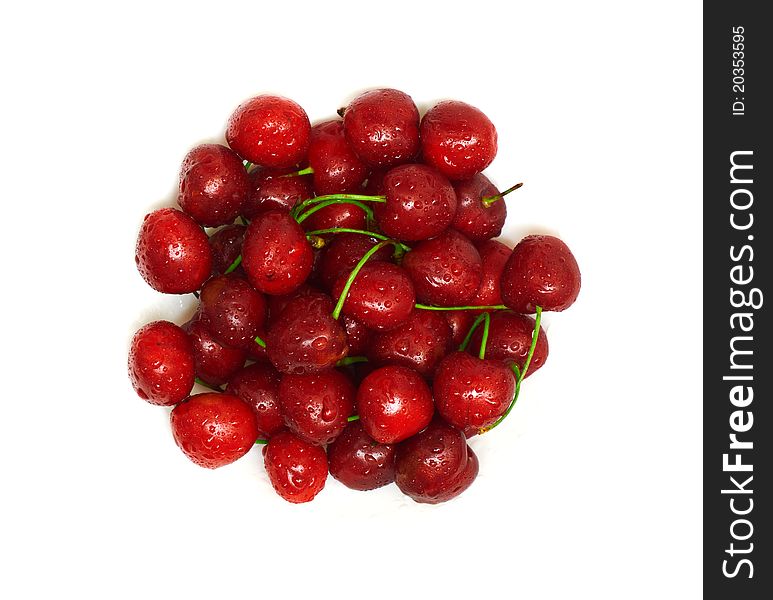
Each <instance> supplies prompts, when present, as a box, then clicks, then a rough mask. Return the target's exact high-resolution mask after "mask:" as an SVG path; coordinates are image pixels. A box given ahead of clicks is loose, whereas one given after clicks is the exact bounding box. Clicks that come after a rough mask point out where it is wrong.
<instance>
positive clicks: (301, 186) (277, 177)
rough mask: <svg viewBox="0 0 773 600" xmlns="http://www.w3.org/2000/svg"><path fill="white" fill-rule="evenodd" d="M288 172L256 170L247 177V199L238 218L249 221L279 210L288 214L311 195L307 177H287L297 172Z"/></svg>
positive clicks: (292, 168) (292, 169) (312, 193)
mask: <svg viewBox="0 0 773 600" xmlns="http://www.w3.org/2000/svg"><path fill="white" fill-rule="evenodd" d="M297 170H298V169H296V168H295V167H291V168H289V169H266V168H261V167H257V168H255V169H253V170H252V171H250V173H249V175H248V176H247V180H248V192H247V198H246V200H245V201H244V205H243V206H242V215H243V216H244V217H245V218H246V219H249V220H250V221H252V220H253V219H254V218H256V217H257V216H258V215H259V214H261V213H264V212H266V211H268V210H283V211H285V212H290V211H291V210H292V209H293V208H294V207H295V205H296V204H300V203H301V202H303V201H304V200H307V199H309V198H311V197H312V196H314V192H313V191H312V187H311V178H310V177H308V176H307V175H291V176H289V177H285V175H288V173H293V172H295V171H297Z"/></svg>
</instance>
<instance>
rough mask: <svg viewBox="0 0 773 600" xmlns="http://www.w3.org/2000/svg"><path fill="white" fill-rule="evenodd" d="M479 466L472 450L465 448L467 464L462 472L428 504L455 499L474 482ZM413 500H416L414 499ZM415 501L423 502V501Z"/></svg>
mask: <svg viewBox="0 0 773 600" xmlns="http://www.w3.org/2000/svg"><path fill="white" fill-rule="evenodd" d="M479 466H480V465H479V463H478V456H477V455H476V454H475V452H473V451H472V448H470V447H469V446H467V464H466V465H465V466H464V470H463V471H462V472H461V473H459V475H457V476H456V477H454V479H452V480H451V481H450V482H448V483H447V484H446V485H445V486H443V489H442V490H441V491H440V492H438V493H437V494H436V495H434V496H433V497H432V498H431V501H429V503H430V504H438V503H440V502H447V501H448V500H451V499H453V498H456V497H457V496H458V495H459V494H461V493H462V492H463V491H464V490H466V489H467V488H468V487H470V486H471V485H472V482H473V481H475V478H476V477H477V476H478V469H479ZM414 500H416V499H415V498H414ZM416 501H417V502H424V500H416Z"/></svg>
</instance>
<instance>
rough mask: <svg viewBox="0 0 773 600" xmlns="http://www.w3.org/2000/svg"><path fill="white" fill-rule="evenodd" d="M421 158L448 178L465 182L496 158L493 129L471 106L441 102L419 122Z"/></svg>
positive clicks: (494, 132)
mask: <svg viewBox="0 0 773 600" xmlns="http://www.w3.org/2000/svg"><path fill="white" fill-rule="evenodd" d="M421 150H422V158H423V159H424V162H425V163H427V164H428V165H432V166H433V167H435V168H436V169H438V171H440V172H441V173H443V175H445V176H446V177H448V178H449V179H452V180H454V181H458V180H461V179H469V178H470V177H472V176H473V175H475V174H476V173H480V172H481V171H482V170H483V169H485V168H486V167H488V166H489V165H490V164H491V162H492V161H493V160H494V157H495V156H496V155H497V130H496V128H495V127H494V124H493V123H492V122H491V121H490V120H489V118H488V117H487V116H486V115H484V114H483V113H482V112H481V111H480V110H478V109H477V108H475V107H474V106H470V105H469V104H466V103H464V102H459V101H457V100H445V101H443V102H439V103H438V104H436V105H435V106H433V107H432V108H431V109H429V111H427V113H426V114H425V115H424V118H423V119H422V120H421Z"/></svg>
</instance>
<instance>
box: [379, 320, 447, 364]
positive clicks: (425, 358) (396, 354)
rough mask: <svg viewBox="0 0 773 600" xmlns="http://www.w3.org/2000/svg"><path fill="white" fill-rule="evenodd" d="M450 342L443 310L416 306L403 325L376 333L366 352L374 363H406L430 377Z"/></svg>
mask: <svg viewBox="0 0 773 600" xmlns="http://www.w3.org/2000/svg"><path fill="white" fill-rule="evenodd" d="M450 341H451V329H450V327H449V326H448V322H447V321H446V318H445V317H444V316H443V314H442V312H440V311H432V310H419V309H416V310H414V311H413V313H411V316H410V317H409V318H408V320H407V321H406V322H405V323H404V324H403V325H401V326H400V327H397V328H396V329H393V330H391V331H383V332H379V333H375V334H373V335H372V337H371V342H370V348H369V349H368V351H367V352H366V354H367V356H368V358H369V359H370V360H371V361H373V363H374V364H377V365H385V364H397V365H403V366H406V367H410V368H412V369H414V370H416V371H417V372H418V373H419V374H421V375H423V376H424V377H428V378H429V377H432V375H433V373H434V372H435V368H436V367H437V365H438V363H439V362H440V361H441V360H442V358H443V357H444V356H445V355H446V353H447V352H448V350H449V346H450Z"/></svg>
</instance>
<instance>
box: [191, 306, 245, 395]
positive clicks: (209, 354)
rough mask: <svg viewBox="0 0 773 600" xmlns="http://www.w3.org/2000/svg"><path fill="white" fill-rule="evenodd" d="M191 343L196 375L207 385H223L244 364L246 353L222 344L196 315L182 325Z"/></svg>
mask: <svg viewBox="0 0 773 600" xmlns="http://www.w3.org/2000/svg"><path fill="white" fill-rule="evenodd" d="M182 328H183V330H184V331H185V332H186V333H187V334H188V337H190V339H191V343H192V344H193V358H194V365H195V367H194V369H195V373H196V377H198V378H199V379H201V380H202V381H205V382H206V383H208V384H209V385H216V386H217V385H223V384H224V383H225V382H226V381H228V380H229V379H230V378H231V376H232V375H234V373H236V372H237V371H238V370H239V369H241V368H242V367H243V366H244V361H245V360H247V353H246V352H245V351H244V350H240V349H239V348H229V347H227V346H223V344H221V343H220V342H218V341H217V340H216V339H215V336H214V335H212V332H211V331H210V330H209V328H208V327H207V326H206V325H205V324H204V323H202V322H201V321H200V320H199V317H198V315H196V316H195V317H194V318H193V319H191V320H190V321H188V322H187V323H185V324H184V325H183V326H182Z"/></svg>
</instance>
